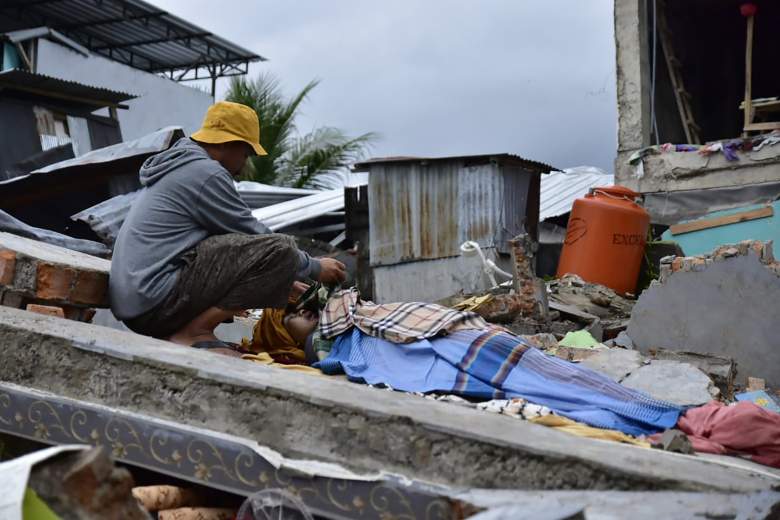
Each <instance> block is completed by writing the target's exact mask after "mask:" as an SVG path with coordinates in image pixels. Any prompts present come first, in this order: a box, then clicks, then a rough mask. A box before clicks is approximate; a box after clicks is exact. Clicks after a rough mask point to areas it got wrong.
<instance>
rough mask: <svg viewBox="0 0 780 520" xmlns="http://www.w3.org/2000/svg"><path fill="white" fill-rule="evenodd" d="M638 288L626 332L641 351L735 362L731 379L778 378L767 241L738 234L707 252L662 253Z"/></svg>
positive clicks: (775, 294)
mask: <svg viewBox="0 0 780 520" xmlns="http://www.w3.org/2000/svg"><path fill="white" fill-rule="evenodd" d="M664 260H665V262H664V263H662V265H661V279H660V281H659V282H656V283H653V284H652V285H651V286H650V287H649V288H648V289H647V290H646V291H645V292H643V293H642V295H641V296H640V298H639V300H638V302H637V304H636V306H635V307H634V310H633V313H632V315H631V322H630V323H629V325H628V335H629V336H630V337H631V339H632V340H633V341H634V344H635V345H636V346H637V348H639V349H640V350H641V351H643V352H648V351H649V350H650V349H653V348H665V349H668V350H679V351H689V352H697V353H701V354H712V355H716V356H722V357H726V358H731V359H734V360H735V361H736V362H737V371H738V374H737V382H738V383H740V384H743V385H744V384H745V382H746V378H747V377H748V376H752V377H761V378H763V379H765V380H766V382H767V384H768V385H769V386H774V387H777V386H780V348H777V345H778V343H777V341H778V339H777V338H779V337H780V320H779V319H777V317H778V313H777V312H772V311H773V310H774V311H776V309H777V302H778V301H780V263H779V262H775V260H774V257H773V255H772V247H771V243H761V242H758V241H755V242H751V241H747V242H741V243H739V244H735V245H730V246H724V247H721V248H719V249H718V250H717V251H715V252H714V253H713V254H711V255H707V256H702V257H686V258H680V257H676V258H674V259H664Z"/></svg>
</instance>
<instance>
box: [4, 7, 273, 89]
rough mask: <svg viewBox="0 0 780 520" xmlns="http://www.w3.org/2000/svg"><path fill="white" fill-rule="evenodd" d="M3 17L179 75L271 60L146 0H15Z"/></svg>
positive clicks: (232, 71)
mask: <svg viewBox="0 0 780 520" xmlns="http://www.w3.org/2000/svg"><path fill="white" fill-rule="evenodd" d="M236 16H240V14H239V13H236ZM0 17H10V18H14V19H16V20H18V21H19V23H24V24H27V25H28V27H35V26H45V27H49V28H51V29H54V30H55V31H58V32H59V33H62V34H64V35H65V36H67V37H68V38H71V39H72V40H74V41H75V42H77V43H78V44H80V45H83V46H84V47H86V48H87V49H89V50H90V51H92V52H94V53H96V54H100V55H102V56H105V57H107V58H109V59H112V60H114V61H118V62H121V63H124V64H125V65H129V66H131V67H134V68H137V69H141V70H144V71H147V72H153V73H165V74H167V75H169V76H170V77H171V79H177V80H178V79H200V78H203V77H204V75H203V74H201V75H200V76H198V72H199V71H207V73H206V74H205V77H211V75H215V76H232V75H237V74H245V73H246V72H247V70H248V66H249V63H250V62H252V61H261V60H264V59H265V58H263V57H262V56H259V55H258V54H255V53H254V52H252V51H250V50H247V49H245V48H243V47H240V46H238V45H236V44H234V43H231V42H230V41H228V40H226V39H224V38H221V37H219V36H217V35H215V34H212V33H210V32H209V31H206V30H204V29H202V28H200V27H198V26H196V25H193V24H191V23H189V22H187V21H186V20H183V19H181V18H179V17H177V16H174V15H172V14H170V13H168V12H166V11H164V10H162V9H159V8H157V7H155V6H153V5H152V4H150V3H148V2H144V1H142V0H101V1H99V2H97V1H95V0H56V1H54V0H37V1H29V0H10V1H3V2H2V3H0ZM210 69H211V70H210ZM212 72H213V73H214V74H212ZM185 75H186V76H185Z"/></svg>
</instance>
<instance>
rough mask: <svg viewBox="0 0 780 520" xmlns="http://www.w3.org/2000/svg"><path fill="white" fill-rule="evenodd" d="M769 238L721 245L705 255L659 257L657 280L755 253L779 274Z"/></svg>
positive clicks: (779, 267) (777, 263)
mask: <svg viewBox="0 0 780 520" xmlns="http://www.w3.org/2000/svg"><path fill="white" fill-rule="evenodd" d="M772 246H773V244H772V241H771V240H767V241H766V242H762V241H760V240H743V241H742V242H739V243H738V244H727V245H722V246H720V247H718V248H717V249H715V250H714V251H713V252H712V253H710V254H707V255H697V256H665V257H663V258H662V259H661V262H660V265H661V269H660V275H659V277H658V282H660V283H664V282H666V280H668V279H669V277H670V276H672V274H674V273H677V272H691V271H693V272H696V271H703V270H705V269H706V268H707V267H708V266H710V265H712V264H713V263H714V262H722V261H724V260H726V259H728V258H734V257H737V256H750V255H756V256H757V257H758V259H759V261H760V262H761V263H762V264H764V265H765V266H766V267H767V268H769V269H770V270H771V271H773V272H774V273H775V274H776V275H778V276H780V262H778V261H776V260H775V257H774V252H773V247H772Z"/></svg>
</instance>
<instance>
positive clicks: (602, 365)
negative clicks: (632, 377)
mask: <svg viewBox="0 0 780 520" xmlns="http://www.w3.org/2000/svg"><path fill="white" fill-rule="evenodd" d="M582 365H583V366H586V367H588V368H590V369H593V370H595V371H597V372H601V373H602V374H604V375H605V376H607V377H609V378H610V379H612V380H613V381H616V382H618V383H619V382H620V381H622V380H623V379H624V378H625V377H626V376H627V375H629V374H630V373H631V372H634V371H636V370H638V369H639V368H640V367H642V366H643V365H644V358H643V357H642V354H640V353H639V352H638V351H636V350H624V349H622V348H611V349H608V350H599V351H597V352H596V353H595V354H593V355H592V356H590V357H588V358H587V359H585V360H583V361H582Z"/></svg>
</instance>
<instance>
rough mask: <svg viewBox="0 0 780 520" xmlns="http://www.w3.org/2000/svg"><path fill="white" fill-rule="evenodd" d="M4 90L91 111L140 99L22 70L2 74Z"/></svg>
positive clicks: (10, 70)
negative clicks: (46, 98)
mask: <svg viewBox="0 0 780 520" xmlns="http://www.w3.org/2000/svg"><path fill="white" fill-rule="evenodd" d="M0 88H2V89H8V90H17V91H21V92H30V93H33V94H37V95H41V96H43V97H51V98H58V99H64V100H66V101H70V102H75V103H79V104H82V105H89V106H91V107H106V106H119V107H121V108H126V107H124V106H122V105H120V103H122V102H123V101H127V100H128V99H133V98H134V97H136V96H134V95H133V94H128V93H127V92H118V91H116V90H109V89H107V88H101V87H93V86H91V85H85V84H83V83H77V82H75V81H68V80H64V79H59V78H53V77H51V76H47V75H45V74H38V73H35V72H28V71H25V70H19V69H9V70H4V71H0Z"/></svg>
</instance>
